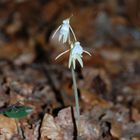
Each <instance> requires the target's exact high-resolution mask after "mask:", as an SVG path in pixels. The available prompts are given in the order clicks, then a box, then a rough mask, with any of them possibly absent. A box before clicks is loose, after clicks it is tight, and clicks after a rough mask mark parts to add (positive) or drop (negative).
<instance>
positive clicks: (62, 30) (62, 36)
mask: <svg viewBox="0 0 140 140" xmlns="http://www.w3.org/2000/svg"><path fill="white" fill-rule="evenodd" d="M69 23H70V18H67V19H65V20H63V22H62V25H60V26H59V27H58V28H57V29H56V31H55V32H54V34H53V36H52V38H54V36H55V35H56V33H57V32H58V31H59V37H58V40H59V41H61V40H62V42H63V43H66V42H67V40H68V39H69V38H70V31H71V32H72V34H73V36H74V39H75V40H76V37H75V34H74V32H73V29H72V28H71V26H70V24H69Z"/></svg>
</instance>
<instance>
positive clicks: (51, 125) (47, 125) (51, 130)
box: [40, 113, 62, 140]
mask: <svg viewBox="0 0 140 140" xmlns="http://www.w3.org/2000/svg"><path fill="white" fill-rule="evenodd" d="M40 131H41V132H40V133H41V140H48V139H52V140H62V134H61V129H60V127H59V126H58V125H57V124H56V123H55V120H54V118H53V116H51V115H49V114H47V113H46V114H45V116H44V118H43V122H42V126H41V129H40Z"/></svg>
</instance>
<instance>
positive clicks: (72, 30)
mask: <svg viewBox="0 0 140 140" xmlns="http://www.w3.org/2000/svg"><path fill="white" fill-rule="evenodd" d="M70 30H71V32H72V34H73V37H74V40H75V41H77V38H76V35H75V33H74V31H73V29H72V28H71V26H70Z"/></svg>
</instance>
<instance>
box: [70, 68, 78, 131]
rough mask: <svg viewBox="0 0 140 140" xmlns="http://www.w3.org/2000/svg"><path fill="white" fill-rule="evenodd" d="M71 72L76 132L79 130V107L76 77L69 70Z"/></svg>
mask: <svg viewBox="0 0 140 140" xmlns="http://www.w3.org/2000/svg"><path fill="white" fill-rule="evenodd" d="M71 72H72V80H73V91H74V96H75V105H76V113H77V132H78V129H79V121H80V107H79V98H78V91H77V84H76V77H75V71H74V68H73V67H72V68H71Z"/></svg>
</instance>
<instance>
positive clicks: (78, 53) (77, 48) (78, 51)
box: [68, 41, 91, 69]
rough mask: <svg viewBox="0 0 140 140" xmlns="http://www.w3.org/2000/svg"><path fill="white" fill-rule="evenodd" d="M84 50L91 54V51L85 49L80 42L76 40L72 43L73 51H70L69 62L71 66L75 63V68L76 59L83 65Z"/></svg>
mask: <svg viewBox="0 0 140 140" xmlns="http://www.w3.org/2000/svg"><path fill="white" fill-rule="evenodd" d="M83 52H85V53H86V54H88V55H90V56H91V54H90V53H89V52H87V51H85V50H83V48H82V46H81V45H80V42H78V41H76V42H75V43H74V44H71V52H70V57H69V64H68V67H69V68H70V67H71V65H73V68H74V69H75V67H76V66H75V61H76V60H77V61H78V62H79V64H80V65H81V67H83V60H82V57H83V56H82V55H83Z"/></svg>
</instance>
